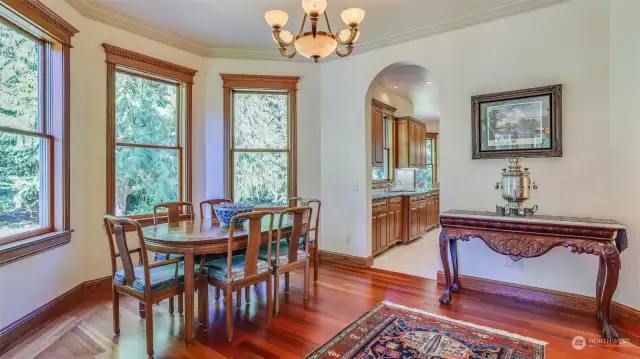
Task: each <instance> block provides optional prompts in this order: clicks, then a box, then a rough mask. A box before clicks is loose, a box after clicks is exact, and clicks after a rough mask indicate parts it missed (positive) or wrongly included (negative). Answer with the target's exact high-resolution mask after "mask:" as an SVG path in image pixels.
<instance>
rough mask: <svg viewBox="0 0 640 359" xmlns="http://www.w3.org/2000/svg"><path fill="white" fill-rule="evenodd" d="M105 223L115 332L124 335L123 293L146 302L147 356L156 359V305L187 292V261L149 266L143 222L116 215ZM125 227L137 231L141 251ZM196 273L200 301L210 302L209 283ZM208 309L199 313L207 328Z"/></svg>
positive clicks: (167, 261) (155, 263)
mask: <svg viewBox="0 0 640 359" xmlns="http://www.w3.org/2000/svg"><path fill="white" fill-rule="evenodd" d="M103 220H104V226H105V230H106V232H107V238H108V240H109V250H110V252H111V275H112V295H113V331H114V333H115V334H116V335H120V294H125V295H128V296H131V297H134V298H136V299H137V300H138V301H140V302H141V303H144V310H145V320H146V330H145V333H146V338H147V355H148V357H149V358H153V304H154V303H159V302H161V301H162V300H164V299H167V298H172V297H174V296H176V295H182V294H183V293H184V262H183V261H182V260H181V259H179V258H176V259H169V260H164V261H159V262H153V263H149V260H148V258H147V249H146V245H145V242H144V236H143V235H142V227H141V226H140V223H138V222H137V221H135V220H132V219H129V218H125V217H114V216H105V217H104V219H103ZM125 227H126V228H127V229H129V228H134V229H135V232H136V236H137V238H138V248H135V249H129V245H128V243H127V239H126V236H125ZM116 248H117V251H116ZM134 253H137V254H138V257H139V264H138V265H134V264H133V260H132V258H131V255H132V254H134ZM117 258H120V262H121V263H122V269H118V267H117V264H116V259H117ZM193 270H194V271H195V272H194V275H195V276H196V279H198V280H197V282H196V283H195V288H199V289H200V290H199V291H198V301H199V303H202V302H206V296H207V282H206V281H205V280H201V279H200V278H201V277H200V276H199V273H200V271H199V268H198V270H196V268H194V269H193ZM205 306H206V305H205ZM204 310H205V309H204V308H203V309H200V310H199V311H198V314H199V315H198V320H199V321H200V323H201V324H202V325H203V326H206V323H207V321H206V317H205V314H204ZM207 315H208V314H207Z"/></svg>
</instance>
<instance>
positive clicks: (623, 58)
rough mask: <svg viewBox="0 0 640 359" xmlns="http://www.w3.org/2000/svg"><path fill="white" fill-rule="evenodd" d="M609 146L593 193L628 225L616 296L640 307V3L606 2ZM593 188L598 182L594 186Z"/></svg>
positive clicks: (626, 1) (626, 0)
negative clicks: (602, 181)
mask: <svg viewBox="0 0 640 359" xmlns="http://www.w3.org/2000/svg"><path fill="white" fill-rule="evenodd" d="M609 19H610V26H611V28H610V29H611V30H610V34H609V35H610V38H609V39H610V54H609V70H610V75H611V78H610V82H609V99H610V103H611V105H610V116H611V117H610V121H611V125H610V127H611V129H610V131H609V144H610V146H611V157H610V158H611V162H610V164H611V167H610V168H609V169H607V168H606V167H605V168H603V171H606V172H607V175H608V176H610V177H611V180H612V182H613V185H612V186H611V187H610V191H607V190H608V189H609V188H601V187H600V186H598V189H596V191H602V192H605V193H608V194H609V196H610V202H611V203H612V205H611V213H612V214H611V216H612V217H613V218H615V219H617V220H619V221H621V222H622V223H624V224H625V225H626V226H627V229H628V231H629V249H628V250H627V251H625V252H623V255H622V272H621V281H620V285H619V286H618V291H617V297H618V298H620V299H621V300H624V302H625V304H627V305H630V306H632V307H634V308H640V298H639V293H638V292H639V288H638V280H637V274H638V273H640V249H638V244H637V243H638V242H637V241H636V238H637V236H638V233H640V225H639V223H638V213H640V201H638V198H640V189H639V188H638V183H640V167H639V166H638V156H639V155H640V142H639V141H638V134H640V118H639V116H638V106H637V102H638V94H640V37H638V34H640V21H639V19H640V1H636V0H615V1H611V4H610V14H609ZM594 186H597V184H594Z"/></svg>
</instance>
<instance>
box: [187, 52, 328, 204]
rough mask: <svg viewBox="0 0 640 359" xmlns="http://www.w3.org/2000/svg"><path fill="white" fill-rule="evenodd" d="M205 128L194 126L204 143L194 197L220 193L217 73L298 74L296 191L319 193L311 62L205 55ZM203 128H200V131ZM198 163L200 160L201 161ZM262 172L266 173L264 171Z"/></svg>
mask: <svg viewBox="0 0 640 359" xmlns="http://www.w3.org/2000/svg"><path fill="white" fill-rule="evenodd" d="M207 69H208V73H207V75H206V83H207V94H206V101H205V102H206V105H205V111H206V113H205V121H204V123H206V125H205V128H204V130H203V128H199V129H196V128H194V136H196V137H202V139H201V140H202V141H203V142H205V143H206V144H205V147H206V192H205V193H197V194H196V196H195V200H198V201H199V200H201V199H204V195H206V197H208V198H222V197H223V196H224V165H223V161H224V156H225V154H224V149H223V146H224V145H223V132H224V131H223V124H224V121H223V110H224V101H223V89H222V79H221V78H220V73H237V74H260V75H288V76H300V81H299V82H298V194H299V195H301V196H309V197H320V101H319V99H320V76H319V75H320V70H319V67H318V64H315V63H313V62H276V61H252V60H228V59H209V60H208V61H207ZM202 130H203V131H202ZM201 165H202V164H201ZM265 175H266V176H268V175H269V174H268V173H266V174H265Z"/></svg>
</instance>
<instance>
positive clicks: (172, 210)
mask: <svg viewBox="0 0 640 359" xmlns="http://www.w3.org/2000/svg"><path fill="white" fill-rule="evenodd" d="M183 207H184V208H185V209H186V211H185V213H186V214H187V215H188V217H187V218H188V219H191V220H193V213H194V211H193V204H192V203H190V202H183V201H178V202H164V203H160V204H157V205H155V206H153V225H154V226H157V225H158V224H159V223H160V217H159V216H158V209H159V208H166V209H167V222H168V223H170V224H171V223H178V222H180V219H181V216H182V209H183ZM173 256H175V257H176V258H180V259H182V258H183V256H182V255H178V254H174V255H173ZM170 258H171V254H165V253H156V254H155V255H154V258H153V259H154V261H163V260H168V259H170ZM174 308H175V299H174V298H170V299H169V313H170V314H173V312H174ZM183 311H184V302H183V298H182V296H178V314H182V313H183Z"/></svg>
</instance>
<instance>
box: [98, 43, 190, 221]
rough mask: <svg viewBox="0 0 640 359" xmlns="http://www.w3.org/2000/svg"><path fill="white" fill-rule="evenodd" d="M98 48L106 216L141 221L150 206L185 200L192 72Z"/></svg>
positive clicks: (125, 52) (136, 56)
mask: <svg viewBox="0 0 640 359" xmlns="http://www.w3.org/2000/svg"><path fill="white" fill-rule="evenodd" d="M103 47H104V48H105V51H106V52H107V72H108V79H107V88H108V94H107V96H108V99H107V101H108V106H109V121H108V122H109V131H108V135H109V138H108V140H107V142H108V146H109V149H108V161H107V166H108V167H107V173H108V174H109V179H110V181H109V183H108V189H109V190H108V197H107V205H108V208H107V210H108V211H107V212H108V213H112V214H115V215H117V216H134V217H136V218H145V217H150V216H151V213H152V212H153V206H155V205H156V204H159V203H162V202H171V201H190V200H191V191H190V186H188V184H189V183H190V172H191V171H190V154H188V153H187V152H188V151H187V149H189V148H190V147H191V146H190V145H189V141H190V139H191V135H190V123H191V119H190V116H191V84H192V81H193V80H192V78H193V75H194V74H195V70H190V69H187V68H183V67H181V66H178V65H173V64H169V63H165V62H164V61H161V60H156V59H152V58H149V57H147V56H144V55H141V54H136V53H133V52H131V51H128V50H124V49H120V48H117V47H115V46H111V45H107V44H103ZM131 59H135V61H133V62H132V61H130V60H131ZM127 60H129V61H127ZM168 69H171V70H172V71H173V70H175V69H180V70H181V71H176V72H177V74H174V73H171V72H169V71H167V70H168ZM185 74H187V75H188V76H187V77H186V78H185V76H183V75H185Z"/></svg>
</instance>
